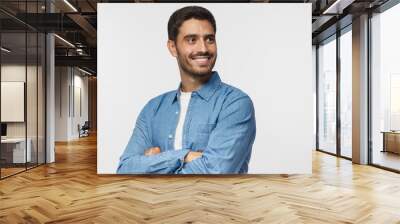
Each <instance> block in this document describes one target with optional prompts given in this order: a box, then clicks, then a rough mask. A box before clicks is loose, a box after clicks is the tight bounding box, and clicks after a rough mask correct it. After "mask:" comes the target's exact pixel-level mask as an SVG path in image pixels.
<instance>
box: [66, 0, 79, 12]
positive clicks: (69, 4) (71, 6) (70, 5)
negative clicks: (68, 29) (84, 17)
mask: <svg viewBox="0 0 400 224" xmlns="http://www.w3.org/2000/svg"><path fill="white" fill-rule="evenodd" d="M64 2H65V4H67V5H68V6H69V7H70V8H71V9H72V10H74V11H75V12H78V10H77V9H76V8H75V7H74V6H73V5H72V4H71V3H69V1H68V0H64Z"/></svg>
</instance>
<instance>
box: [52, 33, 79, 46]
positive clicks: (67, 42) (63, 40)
mask: <svg viewBox="0 0 400 224" xmlns="http://www.w3.org/2000/svg"><path fill="white" fill-rule="evenodd" d="M54 36H55V37H57V38H58V39H60V40H61V41H62V42H64V43H66V44H67V45H69V46H71V47H73V48H75V45H73V44H72V43H71V42H69V41H68V40H66V39H64V38H62V37H60V36H59V35H57V34H54Z"/></svg>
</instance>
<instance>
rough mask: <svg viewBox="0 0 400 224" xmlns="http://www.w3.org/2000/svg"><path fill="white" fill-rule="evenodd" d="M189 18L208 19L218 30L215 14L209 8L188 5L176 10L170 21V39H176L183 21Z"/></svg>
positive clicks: (215, 30) (215, 29)
mask: <svg viewBox="0 0 400 224" xmlns="http://www.w3.org/2000/svg"><path fill="white" fill-rule="evenodd" d="M189 19H198V20H207V21H208V22H210V23H211V25H212V27H213V28H214V32H217V26H216V24H215V19H214V16H213V14H211V12H210V11H208V9H206V8H203V7H200V6H187V7H183V8H181V9H178V10H176V11H175V12H174V13H173V14H172V15H171V17H169V21H168V39H170V40H173V41H175V40H176V37H177V36H178V33H179V28H180V27H181V26H182V24H183V22H185V21H186V20H189Z"/></svg>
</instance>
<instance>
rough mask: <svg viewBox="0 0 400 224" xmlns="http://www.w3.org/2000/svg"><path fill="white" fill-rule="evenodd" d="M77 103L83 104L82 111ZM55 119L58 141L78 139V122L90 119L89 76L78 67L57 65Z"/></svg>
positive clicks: (81, 122) (82, 122) (56, 138)
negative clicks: (80, 111)
mask: <svg viewBox="0 0 400 224" xmlns="http://www.w3.org/2000/svg"><path fill="white" fill-rule="evenodd" d="M79 90H80V93H79ZM79 94H80V95H81V97H80V98H79V97H78V96H79ZM79 100H81V102H80V103H79ZM77 105H82V108H81V109H82V113H79V108H77V107H76V106H77ZM55 120H56V122H55V123H56V127H55V140H56V141H69V140H73V139H77V138H78V137H79V133H78V124H80V125H81V126H82V125H83V124H84V122H85V121H87V120H88V78H87V76H84V73H82V72H80V71H79V70H77V69H76V68H72V67H56V80H55Z"/></svg>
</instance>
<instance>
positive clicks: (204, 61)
mask: <svg viewBox="0 0 400 224" xmlns="http://www.w3.org/2000/svg"><path fill="white" fill-rule="evenodd" d="M190 59H192V61H194V62H196V63H197V64H199V65H208V64H209V62H210V59H211V56H210V55H201V56H194V57H191V58H190Z"/></svg>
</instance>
